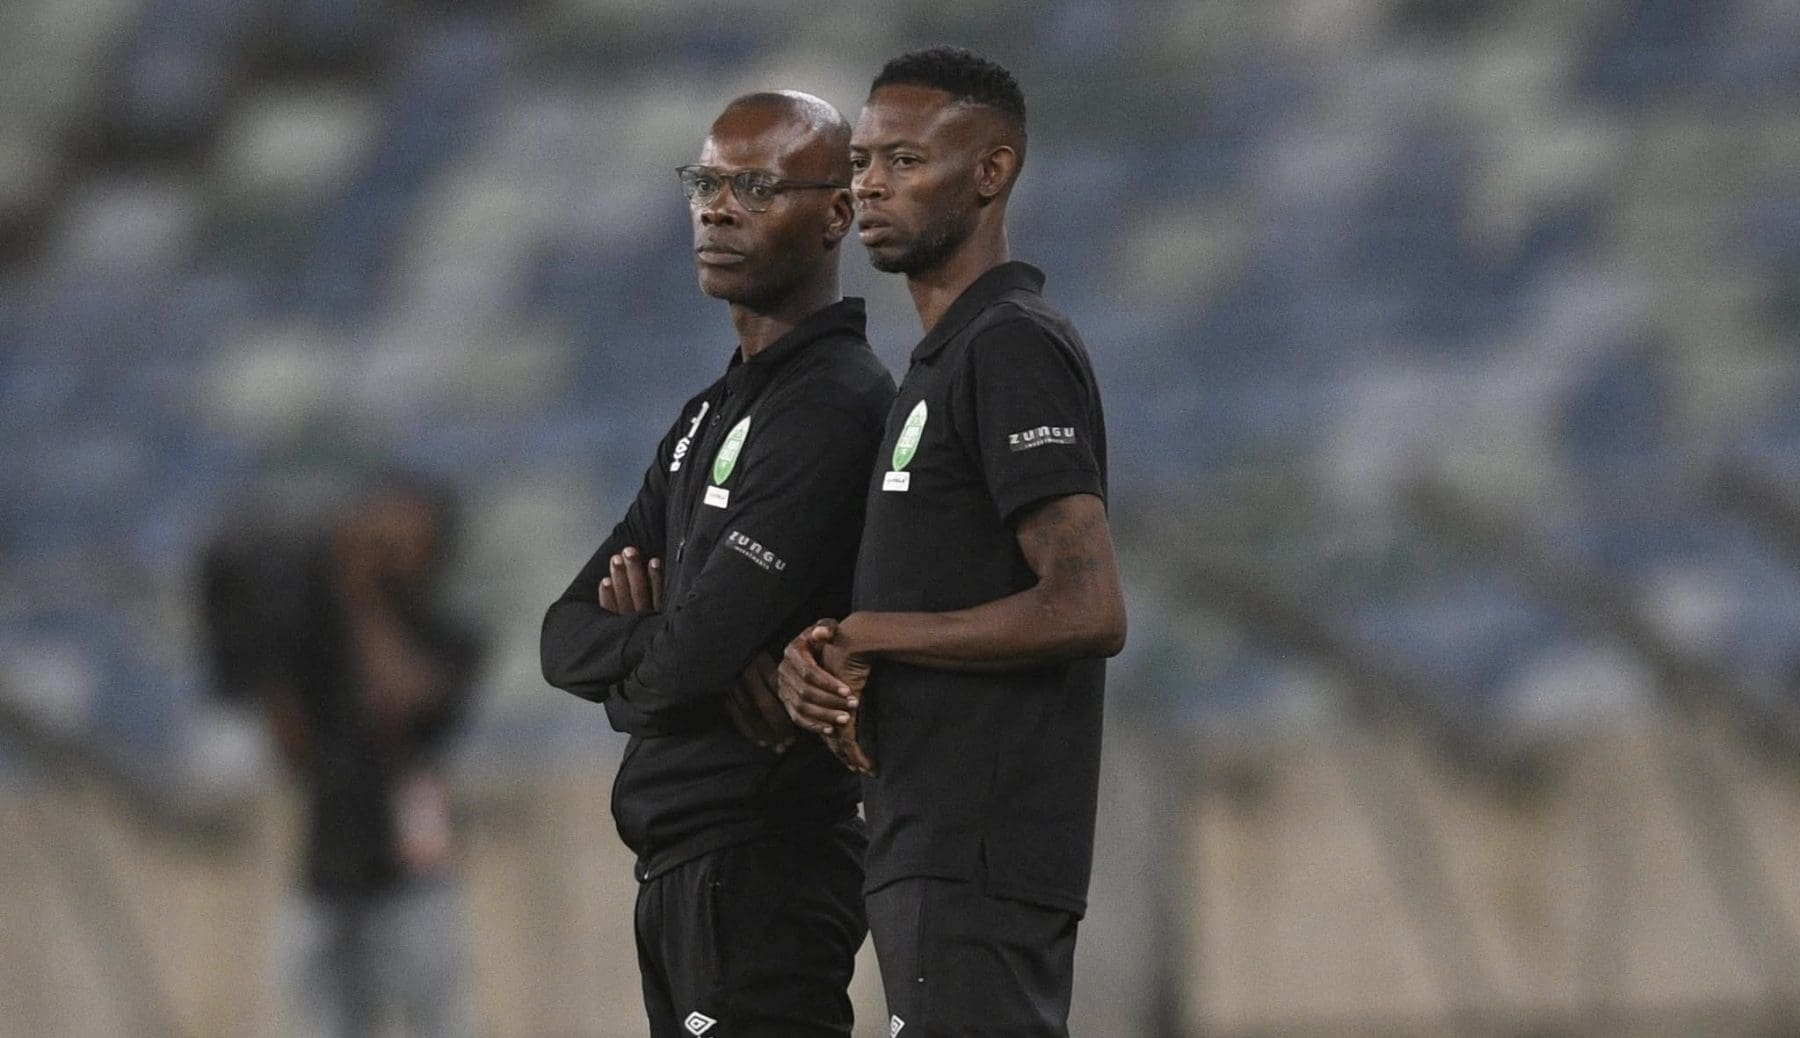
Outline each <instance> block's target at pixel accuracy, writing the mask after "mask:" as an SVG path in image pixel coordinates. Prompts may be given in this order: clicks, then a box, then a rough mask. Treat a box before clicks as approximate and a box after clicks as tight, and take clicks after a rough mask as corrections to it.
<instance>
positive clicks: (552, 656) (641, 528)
mask: <svg viewBox="0 0 1800 1038" xmlns="http://www.w3.org/2000/svg"><path fill="white" fill-rule="evenodd" d="M667 447H668V440H667V439H666V438H665V441H664V444H663V446H662V447H659V448H658V450H657V452H656V458H655V460H654V461H652V462H651V464H650V469H649V471H648V472H646V473H645V474H644V483H643V486H642V487H640V488H639V489H638V493H637V497H636V498H635V499H634V500H633V501H632V502H631V507H630V508H629V509H627V510H626V512H625V517H624V518H623V519H621V520H620V521H619V523H618V524H617V525H616V526H614V527H613V530H612V533H611V534H609V535H608V536H607V538H606V540H604V541H602V542H601V543H600V547H599V548H598V549H597V550H595V552H594V554H593V557H591V558H589V559H588V561H587V565H585V566H583V567H581V572H580V573H578V574H576V575H575V579H574V581H572V582H571V583H570V584H569V587H568V589H567V590H565V591H564V592H563V593H562V597H560V598H558V599H557V600H556V601H555V602H553V603H551V605H550V608H549V610H548V611H547V612H546V613H545V614H544V624H543V629H542V631H541V633H540V635H539V639H538V656H539V662H540V663H541V665H542V666H543V670H544V680H545V681H547V682H549V683H550V684H551V685H554V686H555V687H557V688H560V689H562V690H563V691H565V692H568V693H570V694H572V695H576V696H580V697H581V698H582V699H586V700H589V701H591V702H595V703H601V702H605V701H606V698H607V695H608V693H609V692H610V691H611V689H612V688H613V687H614V686H615V685H617V684H618V683H619V682H620V681H622V680H624V678H625V676H626V675H627V674H629V673H630V672H631V669H632V668H633V667H635V666H637V663H638V660H639V659H641V658H642V656H643V653H644V648H645V646H646V645H647V644H648V642H649V638H650V635H651V631H650V630H649V629H648V628H647V624H648V623H649V621H650V619H651V618H652V617H653V615H654V614H649V613H639V614H637V615H634V616H619V615H618V614H616V613H611V612H608V611H607V610H605V609H602V608H600V580H601V578H602V577H604V576H606V575H607V572H608V568H609V564H610V562H611V560H612V557H613V556H614V555H616V554H618V553H619V552H620V551H621V550H622V549H624V548H626V547H635V548H637V549H638V550H639V551H641V552H643V553H644V556H645V557H646V558H651V557H655V556H660V555H663V554H664V547H665V546H664V544H663V538H664V534H663V531H664V530H665V529H666V528H667V527H666V525H665V523H664V516H665V514H666V509H667V506H668V473H667V471H666V470H665V469H664V466H663V458H664V457H665V453H666V451H665V448H667Z"/></svg>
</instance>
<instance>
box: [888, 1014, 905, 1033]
mask: <svg viewBox="0 0 1800 1038" xmlns="http://www.w3.org/2000/svg"><path fill="white" fill-rule="evenodd" d="M905 1026H906V1021H905V1020H902V1019H900V1018H899V1017H897V1016H890V1017H888V1038H895V1036H896V1035H898V1034H899V1033H900V1028H902V1027H905Z"/></svg>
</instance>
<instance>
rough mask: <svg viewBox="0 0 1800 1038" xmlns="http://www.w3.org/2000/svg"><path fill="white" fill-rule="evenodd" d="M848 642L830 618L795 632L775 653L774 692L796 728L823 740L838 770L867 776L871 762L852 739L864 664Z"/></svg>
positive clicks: (866, 674) (866, 663) (865, 676)
mask: <svg viewBox="0 0 1800 1038" xmlns="http://www.w3.org/2000/svg"><path fill="white" fill-rule="evenodd" d="M849 622H850V621H849V620H846V621H844V623H849ZM848 641H849V639H847V638H846V637H845V631H844V627H843V624H841V623H840V622H839V621H836V620H820V621H819V622H818V623H815V624H813V625H812V626H810V627H808V628H807V629H806V630H804V631H801V632H800V633H799V634H798V635H796V636H795V637H794V640H793V641H791V642H789V643H788V647H787V650H786V651H785V652H783V653H782V655H781V669H780V671H779V672H778V674H777V678H778V685H779V689H778V691H779V693H780V695H781V703H782V705H783V706H785V707H787V712H788V717H790V718H792V719H793V722H794V723H795V724H796V725H799V726H800V727H801V728H804V729H806V730H807V731H809V732H814V733H816V734H817V735H818V736H819V737H820V738H821V739H824V740H825V745H826V746H827V747H829V748H830V749H831V752H832V753H833V754H834V755H835V756H836V757H837V759H838V760H839V761H841V762H842V763H843V765H844V767H846V768H849V769H850V770H851V771H854V772H856V773H857V774H859V775H873V774H875V762H874V761H873V760H871V759H870V758H869V755H868V754H866V753H864V752H863V749H862V746H861V744H859V743H858V742H857V739H856V734H857V718H858V716H859V714H860V712H861V709H862V702H863V692H864V690H865V689H866V688H867V687H868V683H869V661H868V660H867V659H865V658H864V657H862V656H859V655H857V654H856V653H855V652H853V651H851V649H850V648H849V646H848V645H847V644H846V643H847V642H848Z"/></svg>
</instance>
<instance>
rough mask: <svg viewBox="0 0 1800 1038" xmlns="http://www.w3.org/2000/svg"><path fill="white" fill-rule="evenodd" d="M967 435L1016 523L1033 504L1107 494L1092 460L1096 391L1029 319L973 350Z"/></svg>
mask: <svg viewBox="0 0 1800 1038" xmlns="http://www.w3.org/2000/svg"><path fill="white" fill-rule="evenodd" d="M970 347H971V348H970V351H969V360H968V364H969V369H968V379H967V385H966V394H967V401H968V405H967V410H968V411H969V412H972V414H970V415H969V417H968V418H967V419H965V423H966V424H967V426H968V429H967V430H966V431H965V433H964V435H965V437H966V438H967V439H969V440H972V441H973V442H972V443H970V446H971V448H972V449H973V451H974V453H976V454H977V456H978V457H979V458H980V459H981V468H982V472H983V474H984V475H985V476H986V478H987V485H988V492H989V493H990V494H991V495H992V496H993V499H994V503H995V505H996V506H997V507H998V508H999V511H1000V517H1001V518H1002V519H1003V520H1004V521H1006V522H1007V523H1011V522H1012V521H1013V520H1014V519H1015V518H1017V517H1018V514H1019V512H1020V511H1022V510H1023V509H1024V508H1026V507H1027V506H1028V505H1032V504H1035V503H1037V502H1039V501H1044V500H1048V499H1050V498H1055V497H1066V496H1068V495H1070V494H1093V495H1095V496H1096V497H1101V498H1104V497H1105V496H1106V491H1105V489H1104V485H1103V483H1102V481H1101V478H1100V465H1099V463H1098V462H1097V461H1096V459H1095V455H1094V445H1095V443H1096V433H1097V430H1096V429H1094V427H1093V419H1092V415H1093V414H1094V413H1095V408H1094V397H1095V389H1094V385H1093V382H1092V380H1091V379H1090V378H1089V377H1088V376H1087V374H1086V372H1085V371H1084V369H1083V367H1082V365H1081V363H1080V362H1079V361H1078V360H1077V359H1076V356H1075V353H1074V351H1073V349H1071V348H1070V347H1069V345H1068V344H1066V343H1064V342H1062V341H1060V340H1058V339H1057V338H1056V337H1055V336H1054V335H1053V334H1052V333H1051V332H1050V330H1049V329H1047V328H1045V327H1044V326H1042V325H1041V324H1039V323H1037V322H1036V321H1033V320H1031V319H1030V318H1028V317H1018V318H1013V319H1009V320H1006V321H1003V322H1001V323H999V324H996V325H994V326H993V327H991V328H988V329H985V330H983V331H981V332H980V333H978V334H977V335H976V337H975V340H974V341H973V342H972V343H971V344H970Z"/></svg>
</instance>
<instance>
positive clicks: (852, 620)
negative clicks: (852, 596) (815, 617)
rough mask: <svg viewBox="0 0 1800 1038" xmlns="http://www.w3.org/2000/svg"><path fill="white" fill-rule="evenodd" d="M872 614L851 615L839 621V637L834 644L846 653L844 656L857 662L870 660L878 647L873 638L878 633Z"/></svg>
mask: <svg viewBox="0 0 1800 1038" xmlns="http://www.w3.org/2000/svg"><path fill="white" fill-rule="evenodd" d="M873 615H874V614H872V613H851V614H850V615H849V616H846V617H844V618H843V619H842V620H839V621H838V625H837V637H835V638H833V639H832V642H833V643H834V644H835V645H837V647H838V648H840V649H842V650H843V651H844V654H845V655H847V656H849V657H851V658H852V659H855V660H857V661H859V662H860V661H865V660H867V659H869V658H870V657H871V656H872V655H873V654H874V653H875V652H876V651H877V647H876V645H875V644H874V642H873V638H872V636H873V635H874V634H875V633H877V632H876V630H875V628H876V626H877V625H876V624H874V623H872V622H871V620H872V618H873Z"/></svg>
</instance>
